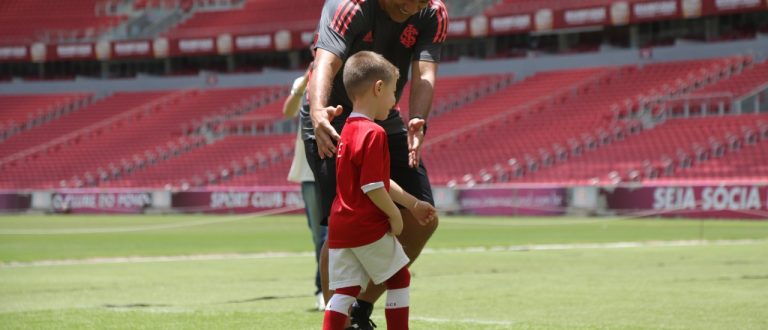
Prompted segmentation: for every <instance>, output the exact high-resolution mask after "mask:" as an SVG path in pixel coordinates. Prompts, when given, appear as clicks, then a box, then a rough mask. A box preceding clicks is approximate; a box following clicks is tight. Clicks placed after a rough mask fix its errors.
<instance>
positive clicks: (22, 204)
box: [0, 192, 32, 213]
mask: <svg viewBox="0 0 768 330" xmlns="http://www.w3.org/2000/svg"><path fill="white" fill-rule="evenodd" d="M31 206H32V195H30V194H22V193H13V192H8V193H6V192H0V213H5V212H21V211H26V210H29V208H30V207H31Z"/></svg>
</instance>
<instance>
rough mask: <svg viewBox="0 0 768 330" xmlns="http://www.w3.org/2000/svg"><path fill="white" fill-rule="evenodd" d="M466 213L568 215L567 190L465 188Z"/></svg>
mask: <svg viewBox="0 0 768 330" xmlns="http://www.w3.org/2000/svg"><path fill="white" fill-rule="evenodd" d="M458 200H459V208H460V212H461V213H463V214H475V215H519V216H552V215H564V214H565V207H566V188H564V187H530V188H518V187H509V188H465V189H461V190H459V193H458Z"/></svg>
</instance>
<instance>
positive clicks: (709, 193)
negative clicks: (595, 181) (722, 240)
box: [600, 184, 768, 220]
mask: <svg viewBox="0 0 768 330" xmlns="http://www.w3.org/2000/svg"><path fill="white" fill-rule="evenodd" d="M600 195H601V196H603V197H604V198H605V201H606V208H607V209H609V210H614V211H616V212H617V213H619V214H637V213H645V214H646V215H648V216H654V217H656V216H662V217H695V218H740V219H743V218H753V219H763V220H765V219H768V186H766V185H758V184H754V185H728V186H726V185H674V186H672V185H670V186H644V187H618V188H610V189H607V188H603V189H601V190H600Z"/></svg>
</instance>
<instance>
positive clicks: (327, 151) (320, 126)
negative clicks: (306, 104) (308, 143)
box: [310, 105, 344, 159]
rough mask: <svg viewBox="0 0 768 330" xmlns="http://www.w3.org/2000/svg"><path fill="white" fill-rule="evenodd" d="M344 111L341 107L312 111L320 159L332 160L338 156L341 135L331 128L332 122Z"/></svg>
mask: <svg viewBox="0 0 768 330" xmlns="http://www.w3.org/2000/svg"><path fill="white" fill-rule="evenodd" d="M343 111H344V108H342V107H341V106H340V105H338V106H335V107H325V108H320V109H312V111H311V112H310V113H311V115H310V117H311V118H312V126H313V128H314V130H315V141H316V142H317V153H318V154H319V155H320V159H325V158H332V157H333V156H335V155H336V142H338V141H339V138H340V137H339V133H338V132H336V129H334V128H333V126H331V120H333V118H334V117H336V116H339V115H341V113H342V112H343Z"/></svg>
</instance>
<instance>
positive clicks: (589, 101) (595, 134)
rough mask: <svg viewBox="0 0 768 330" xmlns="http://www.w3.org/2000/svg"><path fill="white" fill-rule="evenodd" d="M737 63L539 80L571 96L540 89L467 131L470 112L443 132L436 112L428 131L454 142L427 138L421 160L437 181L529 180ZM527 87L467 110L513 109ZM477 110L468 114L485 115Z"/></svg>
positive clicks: (622, 132)
mask: <svg viewBox="0 0 768 330" xmlns="http://www.w3.org/2000/svg"><path fill="white" fill-rule="evenodd" d="M744 61H746V59H745V58H736V59H715V60H700V61H684V62H669V63H659V64H651V65H646V66H643V67H633V66H628V67H622V68H618V69H613V70H607V69H603V71H597V72H605V74H604V75H603V76H602V77H600V79H598V80H597V82H596V83H595V84H592V85H586V86H580V87H579V88H574V87H575V86H573V85H571V86H569V85H568V84H564V83H560V82H556V83H552V84H544V85H543V86H542V87H540V88H542V89H543V90H545V91H551V90H552V87H553V86H565V87H566V88H565V90H566V91H570V95H569V93H566V94H565V95H559V96H558V95H557V94H555V93H552V94H550V93H547V92H544V93H543V95H542V96H543V97H544V100H548V101H549V103H548V104H547V103H544V102H541V103H539V104H536V103H529V104H527V105H528V107H523V109H519V110H517V111H514V110H513V112H515V116H509V115H504V114H502V115H495V117H491V118H492V119H491V120H485V121H482V120H480V121H479V123H478V124H475V125H471V126H470V127H471V128H470V129H462V130H458V131H457V128H459V127H462V126H467V125H468V124H467V123H470V122H471V120H472V118H469V117H465V118H464V119H463V120H456V121H455V122H454V123H455V124H453V125H451V126H449V127H448V128H444V129H445V131H441V130H440V126H438V125H439V124H440V123H441V122H442V121H441V119H442V118H438V119H436V120H434V121H433V126H435V127H438V128H436V129H434V130H432V132H431V134H437V135H440V133H442V132H445V133H447V132H449V131H452V130H453V131H456V132H454V133H452V137H451V139H450V141H452V142H453V143H448V144H443V145H442V146H441V145H440V144H439V140H440V139H441V137H439V136H438V137H434V136H433V137H432V141H433V142H432V143H433V144H432V145H430V148H429V149H430V150H429V151H425V158H426V159H428V160H429V162H430V164H434V165H431V170H432V172H431V176H432V178H433V180H435V181H436V182H438V183H449V182H451V181H452V182H453V183H459V182H464V183H471V184H472V183H476V182H493V181H515V182H528V180H532V179H529V177H530V176H529V175H530V174H533V173H535V172H537V171H539V170H540V169H542V168H547V167H550V166H553V165H555V164H556V163H558V162H566V163H567V161H568V158H569V155H571V157H572V156H573V155H575V154H582V153H585V151H589V150H592V149H596V148H598V147H599V146H600V145H604V144H610V143H611V141H613V140H616V139H623V138H624V137H625V136H627V135H630V134H634V133H635V132H637V131H639V127H640V123H639V122H638V121H637V120H632V119H631V118H636V117H637V116H638V115H640V114H641V111H640V109H642V108H643V107H644V106H645V105H649V104H653V103H654V102H659V101H660V100H662V98H664V97H667V96H671V95H676V94H679V93H684V92H686V91H689V90H691V89H693V88H695V87H696V86H699V85H701V84H705V83H707V81H709V79H714V78H713V77H719V76H720V74H721V72H723V71H728V72H730V71H734V70H736V68H737V67H739V68H740V67H741V66H742V65H743V64H744ZM563 73H564V72H553V73H551V74H552V75H556V76H559V75H562V74H563ZM537 76H539V75H536V76H534V78H536V77H537ZM686 79H687V80H686ZM526 86H527V84H526V82H523V83H520V84H516V85H512V86H511V87H510V89H512V90H515V91H516V92H517V90H521V91H523V92H522V93H520V94H516V93H499V94H498V95H494V96H492V97H489V98H487V99H485V100H481V101H479V102H477V103H474V104H469V105H468V106H467V108H473V109H474V108H481V109H489V108H491V106H490V105H488V104H486V103H485V102H486V101H489V100H493V99H494V98H498V101H496V102H497V104H501V109H502V110H501V111H502V113H504V112H510V110H509V109H515V107H516V106H517V105H519V104H521V103H522V102H524V101H528V102H530V100H536V98H537V94H536V93H533V92H528V91H526V89H525V87H526ZM672 86H675V87H672ZM547 98H548V99H547ZM617 104H622V106H623V107H624V108H625V109H629V110H628V114H627V116H625V117H626V119H625V120H622V121H621V122H620V121H619V120H618V118H619V117H618V116H617V114H616V109H617ZM496 109H499V108H498V106H497V108H496ZM497 111H498V110H497ZM456 112H457V113H458V112H459V111H456ZM478 115H479V116H478V117H474V118H483V117H484V116H489V115H488V114H485V115H482V114H478ZM476 120H477V119H476ZM435 131H437V133H435ZM435 141H438V142H435ZM499 141H507V142H506V143H499ZM491 146H493V147H491ZM456 152H458V153H460V154H466V155H469V156H468V157H466V158H462V159H461V161H459V162H457V161H455V160H453V161H452V160H451V159H452V158H453V157H452V155H453V154H454V153H456ZM583 157H586V155H584V156H583ZM448 164H451V165H448ZM553 170H556V169H553Z"/></svg>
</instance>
